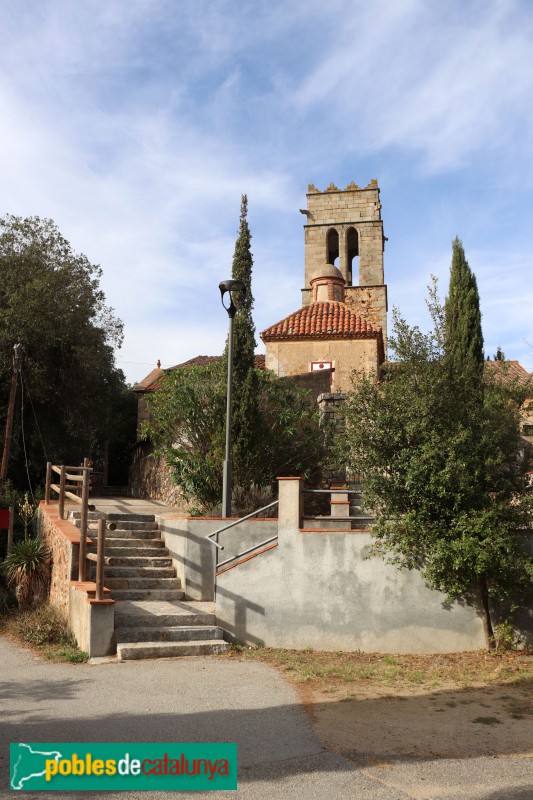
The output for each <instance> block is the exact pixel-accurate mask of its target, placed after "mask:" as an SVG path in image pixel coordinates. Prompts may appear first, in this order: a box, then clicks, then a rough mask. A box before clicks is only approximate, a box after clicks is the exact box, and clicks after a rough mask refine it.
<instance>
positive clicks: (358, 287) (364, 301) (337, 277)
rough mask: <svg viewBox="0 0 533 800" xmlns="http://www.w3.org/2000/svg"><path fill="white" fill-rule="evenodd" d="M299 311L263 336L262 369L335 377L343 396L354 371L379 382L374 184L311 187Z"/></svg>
mask: <svg viewBox="0 0 533 800" xmlns="http://www.w3.org/2000/svg"><path fill="white" fill-rule="evenodd" d="M301 213H302V214H305V216H306V223H305V225H304V236H305V248H304V249H305V285H304V288H303V289H302V305H301V307H300V308H298V309H297V310H296V311H294V312H293V313H292V314H289V316H287V317H285V318H284V319H282V320H280V321H279V322H276V323H275V324H274V325H271V326H270V327H268V328H267V329H266V330H264V331H263V332H262V333H261V334H260V336H261V339H262V340H263V342H264V343H265V347H266V355H265V366H266V369H269V370H272V372H274V373H275V374H276V375H278V376H279V377H282V376H286V375H301V374H303V373H305V372H313V371H319V370H323V369H329V370H331V391H332V392H335V393H337V392H346V391H347V390H348V389H349V388H350V376H351V374H352V372H353V371H354V370H356V371H357V372H359V373H362V374H365V375H376V376H377V375H378V374H379V367H380V365H381V363H382V362H383V361H384V359H385V341H386V334H387V286H386V284H385V280H384V273H383V250H384V245H385V236H384V234H383V222H382V219H381V203H380V200H379V188H378V185H377V181H376V180H372V181H371V182H370V183H369V185H368V186H366V187H365V188H364V189H360V188H359V187H358V186H356V184H355V183H353V182H352V183H350V184H349V186H347V187H346V189H338V188H337V187H336V186H334V185H333V184H330V186H328V188H327V189H325V190H324V191H323V192H321V191H319V190H318V189H316V188H315V186H314V185H313V184H311V185H310V186H309V189H308V192H307V209H305V210H304V209H302V210H301Z"/></svg>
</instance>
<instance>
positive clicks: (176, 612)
mask: <svg viewBox="0 0 533 800" xmlns="http://www.w3.org/2000/svg"><path fill="white" fill-rule="evenodd" d="M176 625H180V626H181V625H188V626H196V625H211V626H212V625H215V613H214V605H213V603H209V602H206V603H203V602H194V601H183V600H182V601H176V602H165V601H161V602H156V601H153V600H139V601H133V600H132V601H128V600H124V601H123V602H119V603H117V604H116V606H115V627H117V628H126V627H127V628H147V627H148V628H150V627H153V626H156V627H174V626H176Z"/></svg>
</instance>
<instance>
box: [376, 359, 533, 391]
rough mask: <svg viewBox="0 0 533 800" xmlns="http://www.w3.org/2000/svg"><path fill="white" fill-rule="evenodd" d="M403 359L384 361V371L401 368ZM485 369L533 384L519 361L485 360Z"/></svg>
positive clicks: (501, 377) (503, 378) (528, 373)
mask: <svg viewBox="0 0 533 800" xmlns="http://www.w3.org/2000/svg"><path fill="white" fill-rule="evenodd" d="M401 366H402V362H401V361H384V362H383V364H382V365H381V370H382V371H383V372H392V371H394V370H399V369H401ZM485 369H486V370H487V372H488V374H489V375H491V374H492V375H494V376H495V377H496V378H498V379H500V380H502V381H517V383H519V384H520V385H521V386H527V384H528V383H529V384H530V385H531V384H533V373H532V372H528V371H527V370H526V369H524V367H523V366H522V365H521V364H520V363H519V362H518V361H489V360H487V361H485Z"/></svg>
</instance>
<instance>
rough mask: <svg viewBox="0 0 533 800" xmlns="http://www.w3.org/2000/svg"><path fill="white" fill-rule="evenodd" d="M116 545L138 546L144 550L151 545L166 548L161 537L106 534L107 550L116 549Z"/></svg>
mask: <svg viewBox="0 0 533 800" xmlns="http://www.w3.org/2000/svg"><path fill="white" fill-rule="evenodd" d="M113 533H116V531H113ZM116 547H128V548H131V547H136V548H139V549H142V550H144V549H146V548H150V547H158V548H161V547H162V548H164V547H165V543H164V541H163V540H162V539H161V538H160V537H159V538H157V539H133V538H130V537H128V538H126V539H123V538H122V537H120V536H119V537H116V536H113V537H111V536H106V540H105V549H106V551H107V550H111V549H112V548H113V549H114V548H116Z"/></svg>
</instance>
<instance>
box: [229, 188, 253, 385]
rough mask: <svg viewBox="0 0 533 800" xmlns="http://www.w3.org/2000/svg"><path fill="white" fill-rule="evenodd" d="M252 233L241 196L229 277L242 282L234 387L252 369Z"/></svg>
mask: <svg viewBox="0 0 533 800" xmlns="http://www.w3.org/2000/svg"><path fill="white" fill-rule="evenodd" d="M251 241H252V234H251V233H250V227H249V225H248V197H247V196H246V195H245V194H243V195H242V196H241V216H240V222H239V235H238V237H237V239H236V241H235V250H234V253H233V263H232V268H231V277H232V278H233V279H234V280H239V281H242V282H243V283H244V285H245V287H246V292H245V294H244V296H243V297H242V298H241V299H240V302H239V311H238V313H237V315H236V316H235V330H234V358H233V370H234V379H235V385H236V386H243V385H244V383H245V381H246V378H247V377H248V372H249V370H251V369H253V368H254V366H255V361H254V359H255V348H256V346H257V342H256V341H255V325H254V321H253V317H252V312H253V307H254V297H253V293H252V268H253V263H254V259H253V256H252V250H251Z"/></svg>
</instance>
